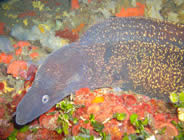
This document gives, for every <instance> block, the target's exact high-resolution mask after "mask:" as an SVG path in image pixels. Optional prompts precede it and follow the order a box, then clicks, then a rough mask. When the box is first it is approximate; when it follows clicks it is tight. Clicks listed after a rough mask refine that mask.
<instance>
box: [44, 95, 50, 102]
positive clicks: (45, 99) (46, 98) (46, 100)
mask: <svg viewBox="0 0 184 140" xmlns="http://www.w3.org/2000/svg"><path fill="white" fill-rule="evenodd" d="M48 101H49V96H48V95H43V97H42V103H44V104H45V103H47V102H48Z"/></svg>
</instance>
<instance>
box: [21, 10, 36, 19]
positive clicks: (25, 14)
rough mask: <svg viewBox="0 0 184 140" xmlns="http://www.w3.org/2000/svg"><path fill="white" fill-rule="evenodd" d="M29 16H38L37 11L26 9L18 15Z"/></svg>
mask: <svg viewBox="0 0 184 140" xmlns="http://www.w3.org/2000/svg"><path fill="white" fill-rule="evenodd" d="M27 16H30V17H32V16H36V13H35V12H34V11H26V12H22V13H20V14H19V15H18V18H24V17H27Z"/></svg>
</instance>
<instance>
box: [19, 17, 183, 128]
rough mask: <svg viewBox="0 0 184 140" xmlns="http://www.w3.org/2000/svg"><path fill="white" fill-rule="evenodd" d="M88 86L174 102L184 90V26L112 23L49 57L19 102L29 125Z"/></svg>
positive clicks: (103, 24)
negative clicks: (174, 94)
mask: <svg viewBox="0 0 184 140" xmlns="http://www.w3.org/2000/svg"><path fill="white" fill-rule="evenodd" d="M82 87H88V88H90V89H96V88H103V87H120V88H122V89H123V90H134V91H136V92H138V93H142V94H145V95H149V96H150V97H157V98H160V99H163V100H165V101H168V96H169V93H171V92H174V91H176V92H177V91H178V92H179V91H181V90H182V89H184V25H181V24H172V23H169V22H166V21H159V20H154V19H146V18H142V17H141V18H140V17H139V18H136V17H130V18H109V19H107V20H105V21H103V22H100V23H98V24H95V25H93V26H92V27H90V28H89V30H88V31H87V32H86V33H85V34H84V35H83V37H82V38H81V39H80V40H79V41H77V42H75V43H72V44H69V45H67V46H65V47H63V48H61V49H59V50H57V51H55V52H53V53H52V54H50V55H49V56H48V58H47V59H46V60H45V62H44V63H43V64H42V65H41V66H40V68H39V69H38V72H37V74H36V78H35V80H34V82H33V85H32V87H31V88H30V90H29V91H28V92H27V94H26V95H25V96H24V98H23V99H22V101H21V102H20V103H19V105H18V107H17V111H16V123H17V124H19V125H24V124H26V123H28V122H30V121H32V120H34V119H35V118H37V117H39V116H40V115H41V114H43V113H44V112H46V111H48V110H49V109H50V108H51V107H52V106H54V105H55V104H56V103H57V102H59V101H60V100H62V99H63V98H64V97H66V96H68V95H70V94H71V93H74V92H75V91H76V90H78V89H79V88H82Z"/></svg>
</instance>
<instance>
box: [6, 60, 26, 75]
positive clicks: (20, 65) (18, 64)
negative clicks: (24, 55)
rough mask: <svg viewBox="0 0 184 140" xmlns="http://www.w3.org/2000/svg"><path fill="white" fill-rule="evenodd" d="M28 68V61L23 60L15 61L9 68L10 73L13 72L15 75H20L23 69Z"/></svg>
mask: <svg viewBox="0 0 184 140" xmlns="http://www.w3.org/2000/svg"><path fill="white" fill-rule="evenodd" d="M24 70H27V63H26V62H25V61H22V60H17V61H13V62H12V63H11V64H10V65H9V66H8V69H7V73H8V74H12V75H13V77H17V76H19V74H20V72H21V71H24Z"/></svg>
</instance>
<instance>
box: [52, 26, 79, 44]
mask: <svg viewBox="0 0 184 140" xmlns="http://www.w3.org/2000/svg"><path fill="white" fill-rule="evenodd" d="M55 35H56V36H59V37H61V38H66V39H68V40H70V42H74V41H76V40H77V39H79V35H78V34H76V33H73V32H72V31H70V30H69V29H65V30H58V31H56V34H55Z"/></svg>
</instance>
